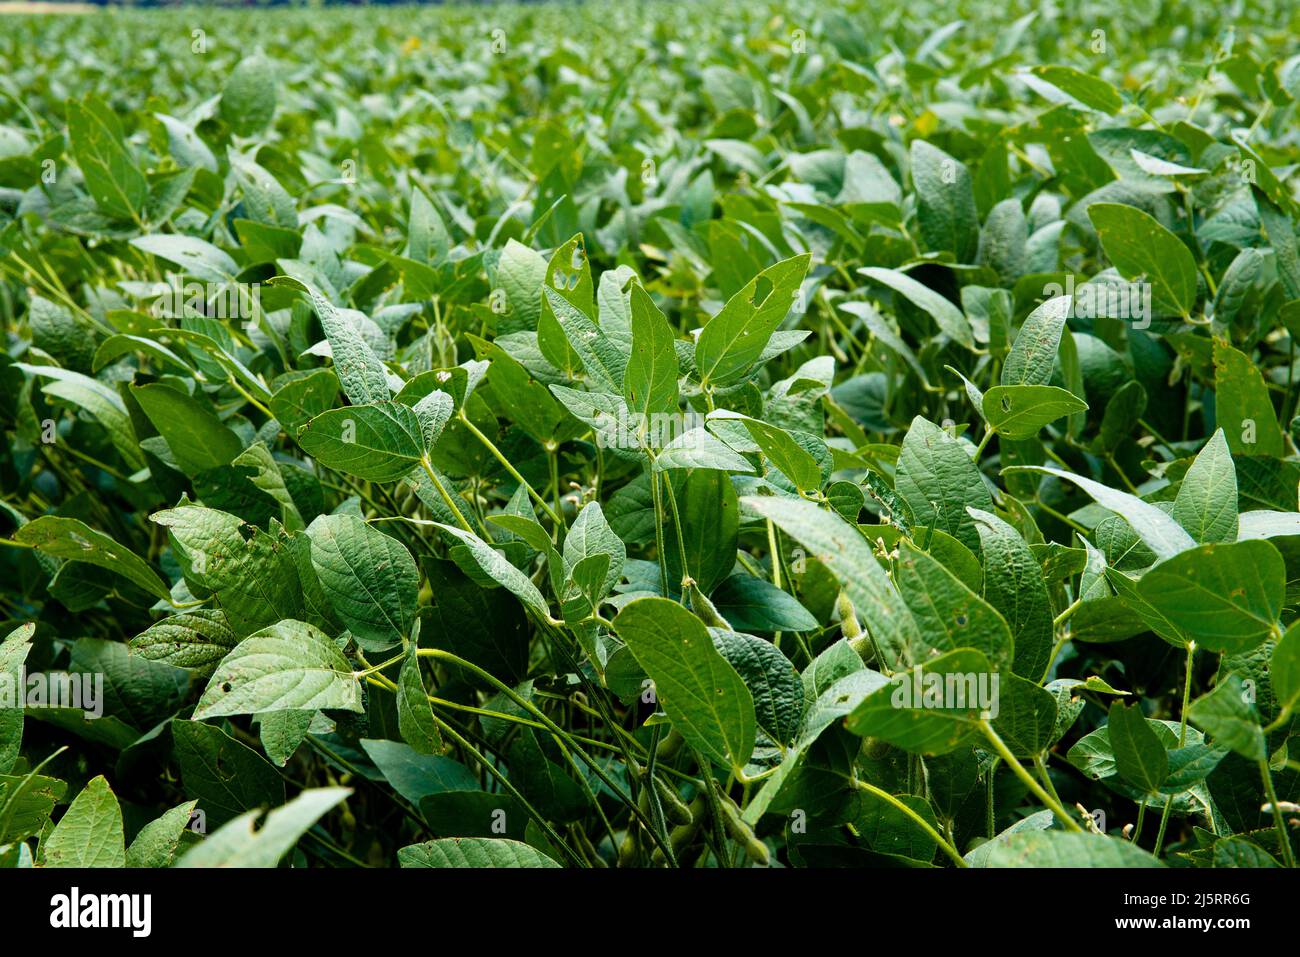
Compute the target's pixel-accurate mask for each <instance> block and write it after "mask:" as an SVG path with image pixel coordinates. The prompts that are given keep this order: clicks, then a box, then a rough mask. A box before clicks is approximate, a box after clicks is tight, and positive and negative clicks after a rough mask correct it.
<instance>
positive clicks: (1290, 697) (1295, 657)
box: [0, 624, 1300, 766]
mask: <svg viewBox="0 0 1300 957" xmlns="http://www.w3.org/2000/svg"><path fill="white" fill-rule="evenodd" d="M10 637H11V638H12V637H13V636H12V635H11V636H10ZM1268 680H1269V682H1270V683H1271V685H1272V688H1273V697H1275V698H1276V699H1277V703H1278V706H1279V707H1280V708H1283V709H1290V710H1294V709H1295V706H1296V704H1297V703H1300V625H1296V624H1293V625H1291V627H1290V628H1288V629H1287V630H1286V634H1284V635H1283V636H1282V638H1281V640H1280V641H1278V643H1277V645H1275V646H1274V648H1273V656H1272V658H1270V660H1269V666H1268ZM0 766H3V764H2V762H0Z"/></svg>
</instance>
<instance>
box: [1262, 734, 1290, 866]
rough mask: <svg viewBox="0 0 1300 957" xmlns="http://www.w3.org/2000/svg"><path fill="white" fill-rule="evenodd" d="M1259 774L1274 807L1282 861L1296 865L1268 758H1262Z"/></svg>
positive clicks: (1288, 864)
mask: <svg viewBox="0 0 1300 957" xmlns="http://www.w3.org/2000/svg"><path fill="white" fill-rule="evenodd" d="M1259 774H1260V777H1261V778H1263V780H1264V794H1265V795H1266V796H1267V797H1268V803H1269V805H1270V806H1271V807H1272V808H1273V827H1274V829H1275V830H1276V831H1277V843H1278V845H1279V846H1280V847H1281V850H1282V863H1283V864H1285V865H1286V866H1287V867H1295V854H1294V853H1293V852H1292V850H1291V835H1290V834H1288V833H1287V829H1286V819H1285V818H1284V817H1283V816H1282V808H1281V806H1280V805H1279V804H1278V803H1277V791H1276V790H1275V789H1274V788H1273V774H1272V772H1270V771H1269V769H1268V760H1267V759H1265V758H1260V761H1259Z"/></svg>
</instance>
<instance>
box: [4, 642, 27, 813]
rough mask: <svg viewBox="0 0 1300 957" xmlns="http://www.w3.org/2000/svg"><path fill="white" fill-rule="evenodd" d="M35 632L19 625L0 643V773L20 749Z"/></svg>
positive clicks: (10, 766)
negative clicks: (25, 681) (24, 675)
mask: <svg viewBox="0 0 1300 957" xmlns="http://www.w3.org/2000/svg"><path fill="white" fill-rule="evenodd" d="M35 633H36V625H35V624H26V625H20V626H19V627H17V628H15V629H14V630H13V631H11V632H10V633H9V635H8V637H6V638H5V640H4V641H0V774H8V773H9V772H10V771H12V770H13V769H14V765H15V764H16V763H17V761H18V756H19V754H20V752H21V749H22V743H23V709H24V699H23V698H22V697H21V695H22V692H23V688H22V673H23V665H24V663H25V662H26V661H27V653H28V652H29V651H31V648H32V646H31V641H32V635H33V634H35ZM3 836H4V835H3V834H0V837H3Z"/></svg>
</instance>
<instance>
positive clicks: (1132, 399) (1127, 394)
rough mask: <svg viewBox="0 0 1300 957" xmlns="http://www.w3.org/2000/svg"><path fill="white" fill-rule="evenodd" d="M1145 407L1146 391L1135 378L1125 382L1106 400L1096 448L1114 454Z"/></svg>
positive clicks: (1130, 431)
mask: <svg viewBox="0 0 1300 957" xmlns="http://www.w3.org/2000/svg"><path fill="white" fill-rule="evenodd" d="M1146 407H1147V392H1146V389H1144V388H1142V384H1141V383H1140V382H1138V381H1136V380H1132V381H1129V382H1125V383H1124V384H1123V385H1122V386H1120V387H1119V389H1118V391H1116V392H1115V394H1114V395H1112V396H1111V397H1110V399H1109V400H1108V401H1107V402H1106V411H1105V412H1103V413H1102V418H1101V428H1100V429H1098V434H1097V439H1096V448H1097V449H1098V450H1099V451H1101V452H1103V453H1111V454H1114V452H1115V450H1116V449H1118V448H1119V447H1120V445H1121V444H1122V443H1123V442H1124V440H1125V439H1127V438H1128V437H1129V435H1131V434H1132V432H1133V428H1134V426H1136V425H1137V424H1138V422H1139V420H1140V419H1141V418H1142V413H1143V412H1145V411H1146Z"/></svg>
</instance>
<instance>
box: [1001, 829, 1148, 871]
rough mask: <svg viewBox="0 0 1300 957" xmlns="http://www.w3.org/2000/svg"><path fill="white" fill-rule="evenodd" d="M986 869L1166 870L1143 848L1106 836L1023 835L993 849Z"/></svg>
mask: <svg viewBox="0 0 1300 957" xmlns="http://www.w3.org/2000/svg"><path fill="white" fill-rule="evenodd" d="M984 866H985V867H1051V868H1056V867H1104V868H1112V867H1126V868H1127V867H1164V864H1162V863H1161V862H1160V861H1159V860H1158V859H1157V858H1155V857H1154V856H1153V855H1151V854H1150V853H1149V852H1147V851H1144V850H1142V848H1140V847H1137V846H1136V845H1134V844H1132V843H1130V842H1129V841H1121V840H1120V839H1118V838H1114V837H1106V836H1105V835H1102V834H1073V833H1070V832H1068V831H1023V832H1021V833H1019V834H1012V835H1009V836H1008V837H1007V838H1006V840H1005V841H1000V842H998V843H997V845H996V846H994V847H993V848H991V849H990V851H989V853H988V856H987V857H986V858H985V859H984Z"/></svg>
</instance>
